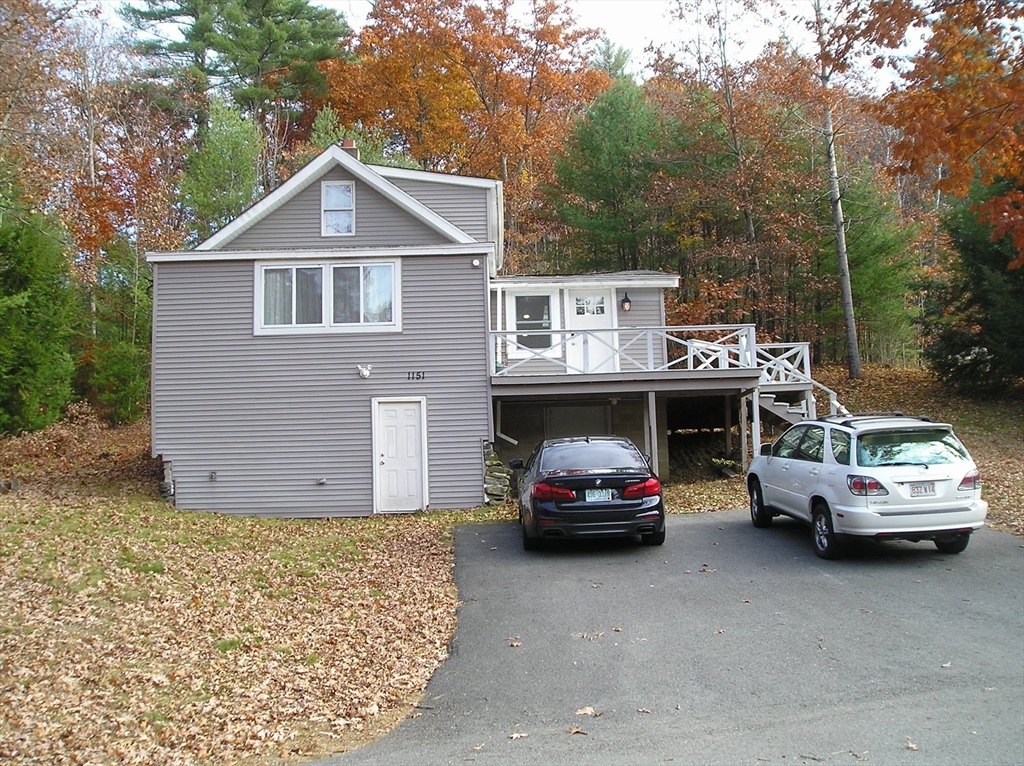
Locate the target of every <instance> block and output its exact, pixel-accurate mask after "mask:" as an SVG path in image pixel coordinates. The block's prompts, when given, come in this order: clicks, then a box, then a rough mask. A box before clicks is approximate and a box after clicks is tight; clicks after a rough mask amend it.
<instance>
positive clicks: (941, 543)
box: [935, 533, 971, 553]
mask: <svg viewBox="0 0 1024 766" xmlns="http://www.w3.org/2000/svg"><path fill="white" fill-rule="evenodd" d="M970 541H971V535H970V533H968V534H966V535H948V536H946V537H936V538H935V547H936V548H938V549H939V552H940V553H963V552H964V551H965V550H967V543H969V542H970Z"/></svg>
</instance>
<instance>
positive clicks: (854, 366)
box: [814, 1, 861, 380]
mask: <svg viewBox="0 0 1024 766" xmlns="http://www.w3.org/2000/svg"><path fill="white" fill-rule="evenodd" d="M814 17H815V23H816V26H817V30H816V31H817V33H818V49H819V63H820V65H821V89H822V108H823V111H824V118H825V126H824V131H823V132H824V139H825V162H826V163H827V168H828V193H829V199H830V200H831V203H832V225H833V227H834V228H835V235H836V261H837V263H838V266H839V290H840V293H841V295H842V301H843V323H844V324H845V325H846V365H847V368H848V370H849V373H850V380H858V379H860V377H861V373H860V349H859V348H858V347H857V321H856V318H855V317H854V315H853V289H852V288H851V286H850V262H849V260H848V259H847V257H846V220H845V218H844V217H843V199H842V195H841V194H840V192H839V170H838V166H837V163H836V130H835V125H834V124H833V122H832V106H831V104H830V103H829V89H828V87H829V80H830V78H831V71H830V69H829V64H828V61H829V57H828V55H827V51H826V46H825V20H824V18H823V17H822V12H821V3H820V1H816V2H815V3H814Z"/></svg>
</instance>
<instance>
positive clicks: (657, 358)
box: [615, 287, 667, 372]
mask: <svg viewBox="0 0 1024 766" xmlns="http://www.w3.org/2000/svg"><path fill="white" fill-rule="evenodd" d="M626 292H628V293H629V300H630V303H631V306H630V309H629V311H623V310H622V305H621V301H622V295H623V293H626ZM615 308H616V311H618V312H619V348H622V347H623V346H625V345H626V344H627V343H629V342H630V341H631V340H633V339H634V338H635V337H636V334H634V333H631V332H629V329H628V328H630V327H664V325H665V307H664V294H663V293H662V291H661V290H660V289H658V288H653V287H645V288H635V289H633V288H630V289H627V290H624V289H622V288H621V287H620V288H619V289H618V290H616V291H615ZM653 340H654V365H655V367H659V366H661V365H663V364H665V360H666V358H667V356H666V351H665V339H664V338H661V337H655V338H654V339H653ZM626 355H627V356H629V357H631V358H633V359H636V360H638V361H640V362H642V363H643V364H644V365H646V363H647V339H646V338H641V339H640V340H638V341H637V342H636V343H635V344H634V345H632V346H630V347H629V349H628V351H626ZM619 369H620V370H621V371H622V372H629V371H630V370H637V369H642V367H641V365H637V364H631V363H630V362H629V360H627V359H623V358H620V359H619Z"/></svg>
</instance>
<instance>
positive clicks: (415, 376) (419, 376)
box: [405, 370, 427, 380]
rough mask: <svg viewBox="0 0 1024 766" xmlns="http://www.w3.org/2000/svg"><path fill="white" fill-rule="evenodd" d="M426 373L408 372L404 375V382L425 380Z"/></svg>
mask: <svg viewBox="0 0 1024 766" xmlns="http://www.w3.org/2000/svg"><path fill="white" fill-rule="evenodd" d="M426 377H427V373H425V372H423V371H422V370H420V371H419V372H408V373H406V378H405V379H406V380H425V379H426Z"/></svg>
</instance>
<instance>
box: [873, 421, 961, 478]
mask: <svg viewBox="0 0 1024 766" xmlns="http://www.w3.org/2000/svg"><path fill="white" fill-rule="evenodd" d="M968 459H969V458H968V456H967V450H966V449H964V445H962V444H961V443H960V440H959V439H957V438H956V437H955V436H953V434H952V433H951V432H950V431H946V430H944V429H937V428H932V429H919V430H918V429H915V430H906V431H903V430H901V431H876V432H873V433H866V434H861V435H860V436H858V437H857V465H859V466H862V467H864V468H870V467H872V466H885V465H902V464H911V465H939V464H941V463H958V462H960V461H961V460H968Z"/></svg>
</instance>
